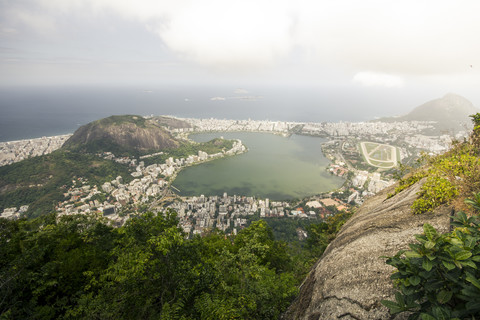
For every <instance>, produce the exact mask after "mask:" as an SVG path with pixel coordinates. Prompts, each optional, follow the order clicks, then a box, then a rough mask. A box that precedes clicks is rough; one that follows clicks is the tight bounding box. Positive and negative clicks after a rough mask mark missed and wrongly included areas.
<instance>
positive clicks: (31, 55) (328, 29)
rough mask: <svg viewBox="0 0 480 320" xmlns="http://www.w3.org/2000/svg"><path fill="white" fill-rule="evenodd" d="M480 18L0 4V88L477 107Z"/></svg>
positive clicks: (440, 8)
mask: <svg viewBox="0 0 480 320" xmlns="http://www.w3.org/2000/svg"><path fill="white" fill-rule="evenodd" d="M479 12H480V1H478V0H414V1H413V0H402V1H391V0H362V1H358V0H335V1H325V0H292V1H290V0H275V1H272V0H242V1H236V0H168V1H166V0H0V86H3V87H8V86H12V85H14V86H45V85H53V86H54V85H71V86H81V85H87V84H88V85H99V86H100V85H105V86H109V85H110V86H111V85H145V86H149V85H159V86H161V85H167V84H179V85H213V86H215V85H220V84H221V85H225V84H227V85H228V84H231V85H232V86H241V87H242V88H244V87H245V88H248V87H249V86H258V85H268V86H282V87H285V86H291V87H313V88H316V87H318V88H320V89H322V90H326V91H328V90H327V89H328V88H331V87H335V88H346V90H347V89H349V88H350V89H355V90H366V91H368V90H380V91H382V92H384V93H386V94H388V93H389V92H391V93H393V94H394V96H396V97H401V96H402V95H409V94H410V95H416V96H419V97H421V99H426V98H427V97H430V99H434V98H437V97H439V96H438V95H443V94H446V93H448V92H455V93H458V94H461V95H464V96H465V97H467V98H468V99H470V100H471V101H472V102H473V103H474V105H476V106H477V107H480V90H478V89H479V88H480V36H479V33H480V19H479V18H478V13H479ZM419 99H420V98H419ZM427 100H428V99H427Z"/></svg>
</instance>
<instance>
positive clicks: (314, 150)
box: [173, 132, 344, 200]
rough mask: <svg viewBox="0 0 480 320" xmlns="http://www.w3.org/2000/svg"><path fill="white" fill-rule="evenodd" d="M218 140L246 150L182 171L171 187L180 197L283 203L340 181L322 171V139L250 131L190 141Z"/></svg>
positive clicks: (199, 136)
mask: <svg viewBox="0 0 480 320" xmlns="http://www.w3.org/2000/svg"><path fill="white" fill-rule="evenodd" d="M220 136H223V137H224V138H225V139H240V140H242V142H243V144H244V145H245V146H247V148H248V149H249V151H248V152H247V153H244V154H241V155H236V156H233V157H226V158H222V159H218V160H214V161H210V162H206V163H202V164H199V165H196V166H192V167H188V168H186V169H183V170H182V171H181V172H180V173H179V174H178V176H177V178H176V179H175V181H174V183H173V185H174V186H175V187H176V188H178V189H179V190H180V192H179V194H180V195H182V196H194V195H195V196H198V195H201V194H203V195H205V196H211V195H223V193H224V192H227V193H228V194H229V195H234V194H236V195H245V196H256V197H260V198H270V199H273V200H287V199H293V198H303V197H307V196H311V195H315V194H318V193H322V192H326V191H330V190H333V189H336V188H339V187H340V186H341V185H342V184H343V182H344V180H343V179H341V178H339V177H336V176H333V175H331V174H330V173H328V172H327V171H326V170H325V168H326V167H327V166H328V164H329V163H330V161H329V160H328V159H327V158H325V157H324V156H323V154H322V151H321V143H322V142H324V141H325V140H324V139H322V138H317V137H307V136H299V135H292V136H290V137H289V138H285V137H282V136H278V135H273V134H268V133H251V132H229V133H226V132H220V133H202V134H195V135H191V136H190V138H191V139H192V140H195V141H197V142H202V141H209V140H211V139H213V138H217V137H220Z"/></svg>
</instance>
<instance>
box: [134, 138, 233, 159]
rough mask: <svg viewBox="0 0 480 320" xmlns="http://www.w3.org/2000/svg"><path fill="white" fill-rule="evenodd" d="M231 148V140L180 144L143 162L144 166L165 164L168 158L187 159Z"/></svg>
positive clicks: (216, 139) (217, 139)
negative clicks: (199, 152) (200, 153)
mask: <svg viewBox="0 0 480 320" xmlns="http://www.w3.org/2000/svg"><path fill="white" fill-rule="evenodd" d="M232 146H233V140H224V139H219V138H215V139H212V140H210V141H207V142H198V143H191V142H184V143H181V144H180V146H179V147H178V148H175V149H173V148H171V149H165V150H164V151H163V154H160V155H157V156H153V157H150V158H146V159H144V160H143V161H144V162H145V165H150V164H154V163H165V160H167V159H168V158H170V157H173V158H174V159H181V158H187V157H188V156H190V155H197V154H198V151H203V152H206V153H208V154H215V153H219V152H222V151H227V150H230V149H231V148H232Z"/></svg>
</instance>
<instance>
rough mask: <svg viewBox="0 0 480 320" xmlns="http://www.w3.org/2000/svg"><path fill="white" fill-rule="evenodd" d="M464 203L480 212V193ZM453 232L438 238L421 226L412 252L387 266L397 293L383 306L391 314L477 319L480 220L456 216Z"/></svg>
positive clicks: (479, 314)
mask: <svg viewBox="0 0 480 320" xmlns="http://www.w3.org/2000/svg"><path fill="white" fill-rule="evenodd" d="M466 203H469V204H470V205H473V207H474V209H479V208H480V205H479V204H480V193H479V194H477V195H476V196H475V199H474V200H467V201H466ZM452 225H453V226H454V227H455V229H454V230H453V231H452V232H449V233H445V234H438V233H437V231H436V230H435V228H433V227H432V226H431V225H429V224H424V226H423V231H424V232H423V234H422V235H416V236H415V237H416V239H417V243H412V244H410V245H409V247H410V250H409V251H405V250H401V251H399V252H398V253H397V254H396V255H395V256H394V257H388V259H387V261H386V263H387V264H389V265H391V266H393V267H395V268H396V269H397V270H398V271H397V272H395V273H394V274H393V275H392V276H391V277H390V278H391V279H392V280H393V281H394V284H395V286H396V287H397V288H398V290H399V291H397V292H396V294H395V301H388V300H383V301H382V304H383V305H385V306H386V307H388V308H389V309H390V312H391V313H392V314H395V313H400V312H405V311H409V312H411V314H410V317H409V319H423V320H430V319H474V317H480V280H479V278H480V270H479V268H480V217H479V216H478V215H476V216H472V217H467V215H466V214H465V213H464V212H458V213H457V214H456V216H455V217H453V222H452Z"/></svg>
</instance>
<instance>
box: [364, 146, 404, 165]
mask: <svg viewBox="0 0 480 320" xmlns="http://www.w3.org/2000/svg"><path fill="white" fill-rule="evenodd" d="M360 149H361V150H362V153H363V156H364V157H365V160H367V162H368V164H369V165H371V166H374V167H377V168H384V169H390V168H394V167H396V166H397V165H398V161H397V158H398V156H397V153H398V151H397V148H396V147H394V146H390V145H388V144H381V143H376V142H365V141H364V142H360Z"/></svg>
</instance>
